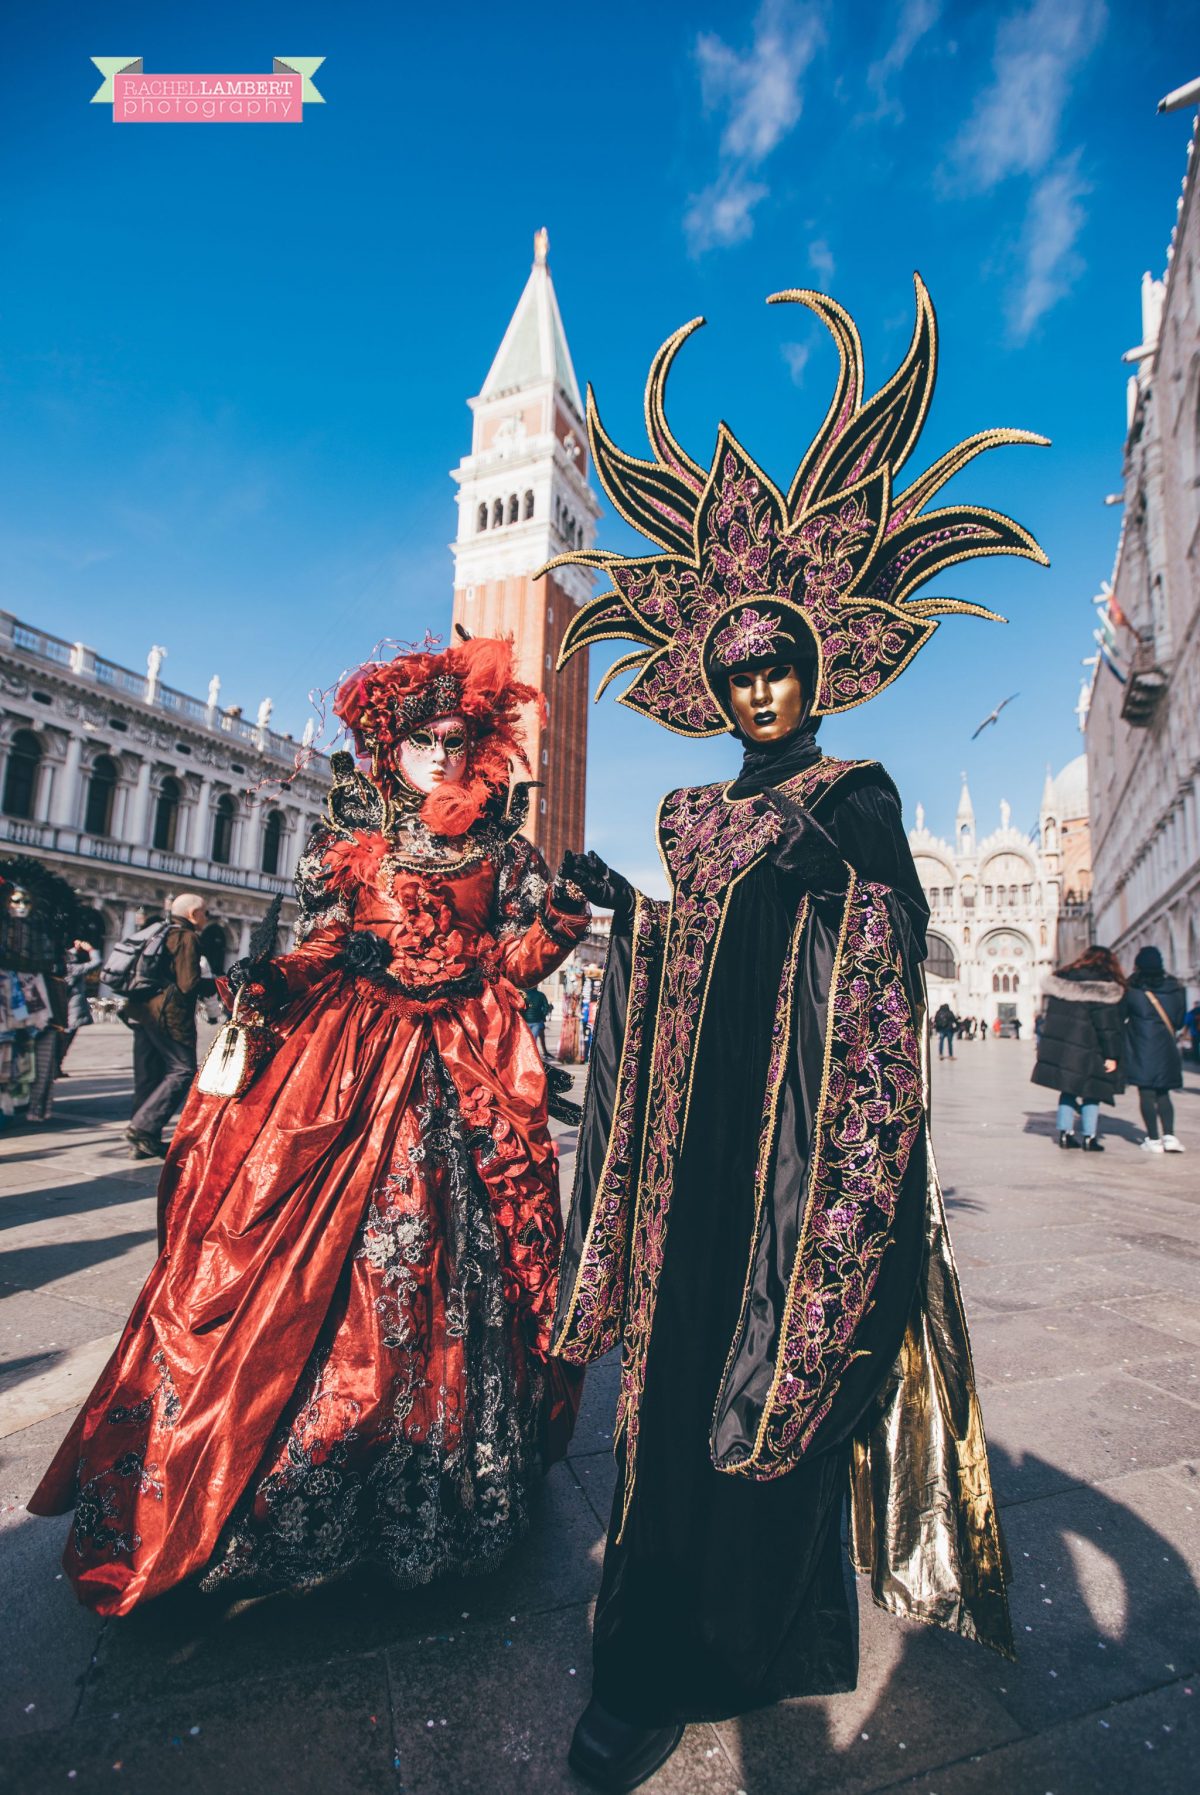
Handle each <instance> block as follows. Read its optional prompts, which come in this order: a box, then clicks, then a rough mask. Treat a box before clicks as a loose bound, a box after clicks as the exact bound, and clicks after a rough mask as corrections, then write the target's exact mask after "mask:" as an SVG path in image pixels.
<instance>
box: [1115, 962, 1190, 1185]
mask: <svg viewBox="0 0 1200 1795" xmlns="http://www.w3.org/2000/svg"><path fill="white" fill-rule="evenodd" d="M1186 1014H1187V993H1186V991H1185V990H1184V988H1183V986H1182V985H1181V984H1180V982H1179V980H1178V979H1177V978H1174V977H1173V976H1172V974H1171V973H1169V972H1166V971H1164V969H1163V960H1162V955H1161V954H1160V953H1159V951H1158V949H1157V948H1156V947H1143V948H1140V949H1139V950H1138V956H1137V959H1136V960H1135V961H1134V963H1133V977H1132V978H1131V979H1130V981H1129V989H1128V990H1127V991H1126V993H1125V1052H1124V1056H1123V1065H1124V1070H1125V1077H1126V1081H1127V1082H1128V1083H1129V1084H1134V1085H1136V1086H1137V1088H1138V1099H1139V1101H1140V1103H1141V1107H1142V1121H1143V1122H1144V1123H1145V1125H1146V1138H1145V1140H1144V1141H1143V1142H1142V1146H1143V1147H1144V1148H1145V1150H1146V1152H1147V1153H1182V1152H1183V1146H1182V1143H1181V1142H1180V1141H1179V1140H1177V1139H1176V1136H1175V1107H1174V1105H1173V1104H1172V1102H1171V1095H1170V1094H1171V1092H1172V1091H1178V1090H1182V1088H1183V1059H1182V1057H1181V1055H1180V1052H1179V1047H1178V1045H1177V1043H1176V1040H1175V1037H1176V1035H1177V1034H1178V1033H1179V1030H1180V1029H1181V1028H1182V1027H1183V1019H1184V1016H1185V1015H1186Z"/></svg>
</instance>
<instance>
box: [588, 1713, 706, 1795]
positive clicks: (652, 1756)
mask: <svg viewBox="0 0 1200 1795" xmlns="http://www.w3.org/2000/svg"><path fill="white" fill-rule="evenodd" d="M682 1738H683V1728H682V1726H679V1725H674V1726H635V1725H633V1724H632V1722H630V1721H628V1720H618V1719H617V1717H616V1715H615V1714H610V1713H609V1712H608V1710H607V1708H602V1707H601V1706H600V1703H599V1702H598V1701H597V1700H596V1699H595V1697H594V1696H593V1698H592V1700H591V1701H590V1702H589V1703H588V1705H587V1707H586V1708H585V1709H584V1710H583V1713H582V1714H581V1715H580V1716H579V1721H578V1724H577V1725H576V1728H575V1737H574V1738H573V1739H572V1740H571V1749H570V1751H569V1752H568V1754H567V1762H568V1763H569V1764H570V1766H571V1768H572V1770H574V1771H575V1773H576V1775H578V1776H582V1778H583V1779H584V1781H585V1782H589V1783H591V1785H592V1787H593V1788H595V1789H604V1790H606V1791H608V1795H625V1791H626V1790H628V1789H636V1788H637V1786H638V1784H639V1783H644V1782H645V1781H646V1780H647V1779H648V1778H649V1777H651V1776H653V1775H654V1772H655V1771H656V1770H658V1769H660V1768H661V1767H662V1765H663V1764H665V1763H666V1761H667V1759H668V1758H669V1757H670V1755H671V1753H672V1752H673V1751H674V1750H675V1747H676V1746H677V1745H678V1744H679V1741H680V1740H681V1739H682Z"/></svg>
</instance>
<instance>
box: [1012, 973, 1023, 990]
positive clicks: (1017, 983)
mask: <svg viewBox="0 0 1200 1795" xmlns="http://www.w3.org/2000/svg"><path fill="white" fill-rule="evenodd" d="M1020 989H1021V975H1020V973H1019V972H1014V973H1013V990H1014V991H1019V990H1020Z"/></svg>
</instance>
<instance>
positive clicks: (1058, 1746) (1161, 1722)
mask: <svg viewBox="0 0 1200 1795" xmlns="http://www.w3.org/2000/svg"><path fill="white" fill-rule="evenodd" d="M1198 1696H1200V1691H1198V1690H1197V1687H1196V1685H1195V1684H1194V1683H1193V1682H1191V1681H1190V1680H1187V1681H1185V1680H1184V1679H1183V1678H1178V1679H1176V1680H1175V1681H1174V1682H1172V1683H1170V1684H1168V1685H1167V1686H1166V1687H1165V1688H1162V1689H1155V1690H1153V1691H1151V1692H1150V1693H1148V1694H1145V1695H1142V1696H1139V1697H1136V1698H1134V1699H1133V1700H1131V1701H1127V1702H1118V1703H1115V1704H1114V1705H1113V1706H1112V1707H1110V1708H1106V1709H1105V1711H1104V1713H1103V1714H1090V1715H1087V1716H1081V1717H1080V1718H1079V1719H1077V1720H1073V1721H1069V1722H1067V1723H1066V1724H1064V1725H1061V1726H1056V1727H1050V1728H1047V1730H1046V1731H1045V1732H1042V1733H1036V1734H1033V1735H1032V1736H1031V1737H1027V1738H1024V1739H1021V1740H1018V1741H1016V1742H1015V1743H1013V1744H1010V1745H1004V1746H1001V1747H1000V1748H999V1749H998V1750H995V1751H991V1752H988V1753H987V1754H986V1755H983V1754H980V1755H977V1756H971V1757H969V1758H967V1759H965V1760H960V1761H958V1762H956V1763H951V1764H946V1765H943V1766H942V1767H941V1768H940V1769H938V1770H935V1771H931V1772H929V1773H927V1774H926V1775H924V1776H921V1777H919V1778H917V1779H915V1780H913V1781H908V1782H904V1783H893V1784H890V1785H885V1786H888V1787H890V1788H894V1789H912V1790H921V1791H923V1792H927V1795H1025V1792H1026V1791H1028V1792H1029V1795H1034V1792H1035V1791H1036V1792H1037V1795H1042V1791H1045V1795H1117V1792H1120V1795H1124V1792H1125V1791H1129V1792H1130V1795H1133V1792H1136V1795H1142V1791H1146V1792H1149V1791H1151V1790H1153V1791H1155V1795H1162V1792H1164V1791H1173V1790H1180V1791H1183V1790H1193V1789H1194V1788H1195V1772H1196V1764H1197V1762H1198V1761H1200V1719H1198V1718H1197V1699H1198Z"/></svg>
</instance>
